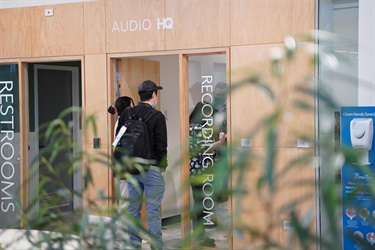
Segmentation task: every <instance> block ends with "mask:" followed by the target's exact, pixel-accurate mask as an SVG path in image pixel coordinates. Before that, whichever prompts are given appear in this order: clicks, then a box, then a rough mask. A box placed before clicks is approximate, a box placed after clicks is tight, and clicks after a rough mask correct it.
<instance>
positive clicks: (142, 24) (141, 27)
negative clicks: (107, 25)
mask: <svg viewBox="0 0 375 250" xmlns="http://www.w3.org/2000/svg"><path fill="white" fill-rule="evenodd" d="M151 29H157V30H166V29H173V19H172V18H170V17H163V18H156V20H154V21H152V20H150V19H147V18H146V19H142V20H134V19H131V20H125V21H114V23H113V25H112V32H134V31H149V30H151Z"/></svg>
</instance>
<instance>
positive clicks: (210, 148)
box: [206, 134, 227, 153]
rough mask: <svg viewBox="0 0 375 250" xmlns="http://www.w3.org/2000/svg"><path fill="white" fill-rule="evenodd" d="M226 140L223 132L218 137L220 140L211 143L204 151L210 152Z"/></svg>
mask: <svg viewBox="0 0 375 250" xmlns="http://www.w3.org/2000/svg"><path fill="white" fill-rule="evenodd" d="M226 140H227V135H226V134H224V136H222V137H221V138H220V140H218V141H216V142H214V143H212V144H211V146H210V147H209V148H208V149H207V151H206V152H208V153H212V152H214V151H216V150H217V149H218V148H219V147H220V146H221V145H223V144H224V143H225V141H226Z"/></svg>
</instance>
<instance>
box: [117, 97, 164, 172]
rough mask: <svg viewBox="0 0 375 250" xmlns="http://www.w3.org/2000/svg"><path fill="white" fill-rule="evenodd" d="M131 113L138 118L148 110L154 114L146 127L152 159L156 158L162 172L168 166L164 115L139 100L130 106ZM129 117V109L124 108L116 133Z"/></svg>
mask: <svg viewBox="0 0 375 250" xmlns="http://www.w3.org/2000/svg"><path fill="white" fill-rule="evenodd" d="M131 109H132V112H133V114H136V115H138V116H139V117H140V118H144V117H146V115H147V114H149V113H150V112H154V113H155V114H154V115H152V117H151V118H150V119H149V120H148V122H147V123H146V124H147V128H148V132H149V136H150V142H151V148H152V149H153V152H152V155H153V156H152V159H155V160H157V162H158V166H159V167H160V170H161V171H162V172H164V171H165V169H166V168H167V166H168V161H167V146H168V145H167V144H168V140H167V123H166V121H165V116H164V114H163V113H162V112H160V111H159V110H155V109H153V108H152V107H151V105H149V104H148V103H143V102H139V103H138V105H137V106H135V107H133V108H131ZM128 117H129V109H125V110H124V111H123V112H122V114H121V116H120V119H119V123H118V126H117V130H116V134H117V133H118V131H119V130H120V128H121V127H122V125H124V123H125V122H126V121H127V120H128Z"/></svg>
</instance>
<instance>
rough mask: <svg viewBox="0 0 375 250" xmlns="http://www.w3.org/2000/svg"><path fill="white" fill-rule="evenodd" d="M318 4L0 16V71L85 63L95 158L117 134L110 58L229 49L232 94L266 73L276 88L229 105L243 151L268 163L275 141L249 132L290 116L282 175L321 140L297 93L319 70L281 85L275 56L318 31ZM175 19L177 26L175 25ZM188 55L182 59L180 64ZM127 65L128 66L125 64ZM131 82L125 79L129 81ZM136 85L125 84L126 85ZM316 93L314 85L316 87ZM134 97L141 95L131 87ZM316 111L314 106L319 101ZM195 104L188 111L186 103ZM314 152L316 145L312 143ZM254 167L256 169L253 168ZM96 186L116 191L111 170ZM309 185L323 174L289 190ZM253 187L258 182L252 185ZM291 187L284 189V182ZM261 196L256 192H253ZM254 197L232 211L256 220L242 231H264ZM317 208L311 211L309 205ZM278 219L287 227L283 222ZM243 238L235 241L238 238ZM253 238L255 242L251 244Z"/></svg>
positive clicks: (266, 0) (295, 1)
mask: <svg viewBox="0 0 375 250" xmlns="http://www.w3.org/2000/svg"><path fill="white" fill-rule="evenodd" d="M314 2H315V1H314V0H304V1H301V0H288V1H270V0H263V1H259V0H247V1H243V0H231V1H221V0H218V1H200V0H186V1H169V0H164V1H160V0H144V1H134V0H123V1H118V0H98V1H93V2H86V3H73V4H63V5H49V6H37V7H26V8H18V9H0V39H1V43H0V63H1V62H6V61H5V60H9V59H11V58H15V59H21V61H22V60H23V58H26V59H25V60H27V61H31V62H32V61H33V60H37V58H39V57H62V56H64V60H69V57H70V56H76V55H84V61H83V62H82V64H83V65H84V70H83V73H84V74H83V75H84V82H83V85H84V90H83V91H84V96H85V99H84V103H83V107H84V109H85V112H86V114H95V115H96V117H97V125H98V133H97V134H94V133H93V131H92V130H89V131H86V132H88V134H87V135H85V136H86V137H85V143H84V145H85V148H86V149H87V150H88V151H89V152H91V153H93V154H95V153H99V152H107V153H108V152H110V148H111V146H110V145H109V143H108V142H109V141H110V139H109V137H108V136H109V135H110V133H108V131H109V130H110V129H111V128H110V126H111V124H110V123H111V120H110V119H108V114H107V112H106V109H107V107H108V104H109V103H110V102H109V101H108V99H109V96H111V93H110V92H109V91H110V90H109V89H110V88H108V86H110V85H111V84H112V82H110V80H111V79H112V77H111V76H109V75H108V74H109V73H108V72H107V69H108V68H109V67H108V63H109V62H110V60H108V57H110V56H111V54H114V53H117V54H120V53H131V52H139V51H141V52H143V55H145V53H147V52H151V51H152V52H155V51H159V52H160V51H166V52H169V53H170V51H175V52H176V54H179V50H184V51H185V52H186V53H189V52H188V51H189V50H190V51H194V49H197V48H212V49H214V48H221V49H222V48H223V47H226V48H230V53H229V54H228V55H227V56H228V57H229V58H230V66H229V68H230V73H231V76H230V79H229V80H230V81H229V83H230V84H231V85H232V86H233V85H234V84H235V83H236V82H239V81H241V80H243V79H244V77H245V76H249V75H251V74H253V75H257V74H259V73H260V77H261V78H260V79H262V80H261V83H264V84H265V85H264V86H266V87H267V88H269V89H271V92H272V93H273V94H274V96H273V98H274V99H272V98H271V96H270V92H268V91H267V88H264V87H263V88H260V87H259V85H258V86H255V85H254V84H253V85H251V84H248V85H246V86H243V87H241V90H240V91H235V92H233V93H232V96H231V98H230V100H231V103H230V114H231V119H230V123H231V124H230V126H231V128H232V132H231V133H232V134H231V139H232V140H233V142H234V143H237V144H235V146H236V149H237V150H238V151H241V150H248V149H244V148H242V147H239V144H238V141H239V140H240V139H242V138H245V139H250V140H251V143H252V148H253V149H254V150H255V151H257V152H258V153H259V154H260V155H262V154H263V155H264V152H265V150H266V142H265V140H264V135H265V134H264V130H261V131H259V133H256V134H254V135H251V134H248V133H249V131H251V130H252V129H254V128H255V127H256V124H257V122H259V120H261V119H262V118H265V117H267V116H268V115H270V114H271V113H272V112H274V110H275V108H280V109H281V110H280V111H281V112H282V116H281V119H280V124H279V125H278V138H279V140H278V141H277V149H278V151H279V152H280V154H279V156H281V155H282V156H284V157H283V158H280V159H278V160H277V169H282V168H283V167H285V166H286V165H287V164H286V162H287V161H288V160H290V159H293V158H294V157H297V156H300V155H302V154H304V153H306V152H308V153H311V154H312V152H310V151H309V150H310V149H311V148H307V149H300V148H296V140H297V139H300V138H306V137H311V136H312V135H313V132H314V127H313V126H314V122H313V114H311V113H306V112H303V111H301V110H299V109H297V108H296V107H295V106H294V102H295V101H296V100H300V99H302V100H308V101H312V100H311V99H309V98H310V97H311V96H310V97H307V96H304V95H303V94H301V93H299V92H298V91H296V87H297V86H300V85H301V84H304V83H306V81H305V78H304V77H305V76H306V74H308V73H311V72H312V71H311V70H312V67H311V65H309V64H306V62H307V61H308V60H306V59H307V55H303V56H301V57H297V58H296V61H295V63H294V64H291V65H288V66H286V67H285V68H284V69H283V72H285V75H284V76H283V77H282V78H276V77H275V76H274V75H272V74H271V65H270V64H269V53H270V50H271V49H272V48H273V47H280V46H281V47H283V42H284V38H285V37H286V36H288V35H291V36H297V37H299V36H301V35H303V34H305V33H306V32H308V31H310V30H312V29H313V28H314V13H315V12H314V11H315V10H314ZM46 8H52V9H53V10H54V16H53V17H45V15H44V10H45V9H46ZM171 21H172V22H171ZM181 58H182V57H180V59H181ZM119 67H126V64H125V60H123V62H122V63H121V64H120V65H119ZM122 81H124V79H122ZM127 86H130V85H126V84H125V85H124V87H127ZM310 87H311V86H310ZM128 91H129V92H131V93H133V92H134V89H133V90H132V89H130V88H128ZM310 104H312V105H313V103H310ZM186 105H188V104H187V103H186ZM94 137H99V138H101V142H102V148H101V149H100V150H96V149H93V144H92V139H93V138H94ZM310 146H311V147H312V145H310ZM249 167H250V165H249ZM92 174H93V179H94V186H92V187H91V188H90V190H89V193H88V195H89V196H88V197H89V198H90V199H94V200H95V199H96V200H98V199H99V197H98V193H97V192H98V190H104V191H105V192H108V193H110V192H111V188H110V185H111V179H112V176H111V173H110V172H109V170H108V169H104V168H102V167H100V166H96V165H93V168H92ZM261 174H262V169H252V168H249V171H248V173H247V174H246V176H245V177H246V178H247V179H248V180H253V181H256V179H257V178H259V176H260V175H261ZM303 178H307V179H310V178H314V171H313V170H311V169H310V170H307V171H306V168H304V169H302V168H300V169H297V170H295V171H294V172H293V174H290V175H287V176H286V177H285V178H283V180H282V181H283V182H284V183H288V182H290V181H292V180H302V179H303ZM248 184H249V185H251V184H253V183H252V182H250V181H249V182H248ZM281 186H282V187H286V186H283V185H282V183H281ZM247 188H248V189H249V190H253V188H254V187H253V186H252V185H251V186H248V187H247ZM310 191H311V190H310V189H307V190H303V189H301V190H292V189H290V188H286V191H283V192H281V193H280V195H279V196H278V197H277V198H276V199H275V206H276V207H280V206H282V205H283V204H286V203H288V202H289V201H290V200H292V199H294V198H295V197H298V196H302V195H305V194H306V193H309V192H310ZM257 198H259V197H257V196H256V195H255V193H254V192H252V193H251V195H249V196H244V197H242V198H241V202H237V201H236V202H235V203H234V207H233V209H234V210H233V211H235V210H236V209H237V208H238V207H239V206H243V208H247V205H249V204H252V206H251V207H249V209H251V210H252V213H244V214H241V216H240V217H235V216H234V217H233V218H234V226H238V225H242V222H247V221H250V222H251V223H252V224H256V225H258V226H261V227H262V225H265V224H264V220H265V219H266V218H267V213H266V212H267V211H265V210H264V206H263V204H262V203H259V202H258V203H257V202H256V199H257ZM310 205H311V204H310ZM276 219H277V221H280V220H283V219H284V218H283V217H282V215H279V216H278V217H277V218H276ZM235 237H236V236H235ZM275 237H276V238H277V239H278V240H286V239H285V238H286V235H285V232H284V231H282V229H281V228H280V227H277V229H276V231H275ZM245 238H246V237H245ZM246 239H248V241H243V240H240V239H239V238H235V239H234V241H233V242H234V246H233V249H241V247H242V246H248V245H249V243H250V242H251V238H246Z"/></svg>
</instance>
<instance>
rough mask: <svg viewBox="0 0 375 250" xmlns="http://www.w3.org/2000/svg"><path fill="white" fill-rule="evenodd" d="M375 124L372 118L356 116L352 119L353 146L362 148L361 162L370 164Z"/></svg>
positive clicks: (351, 134)
mask: <svg viewBox="0 0 375 250" xmlns="http://www.w3.org/2000/svg"><path fill="white" fill-rule="evenodd" d="M373 134H374V125H373V120H372V119H371V118H354V119H353V120H351V121H350V140H351V142H352V147H353V148H356V149H359V150H360V155H359V162H358V163H359V164H361V165H369V164H370V161H369V151H370V150H371V149H372V140H373Z"/></svg>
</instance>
